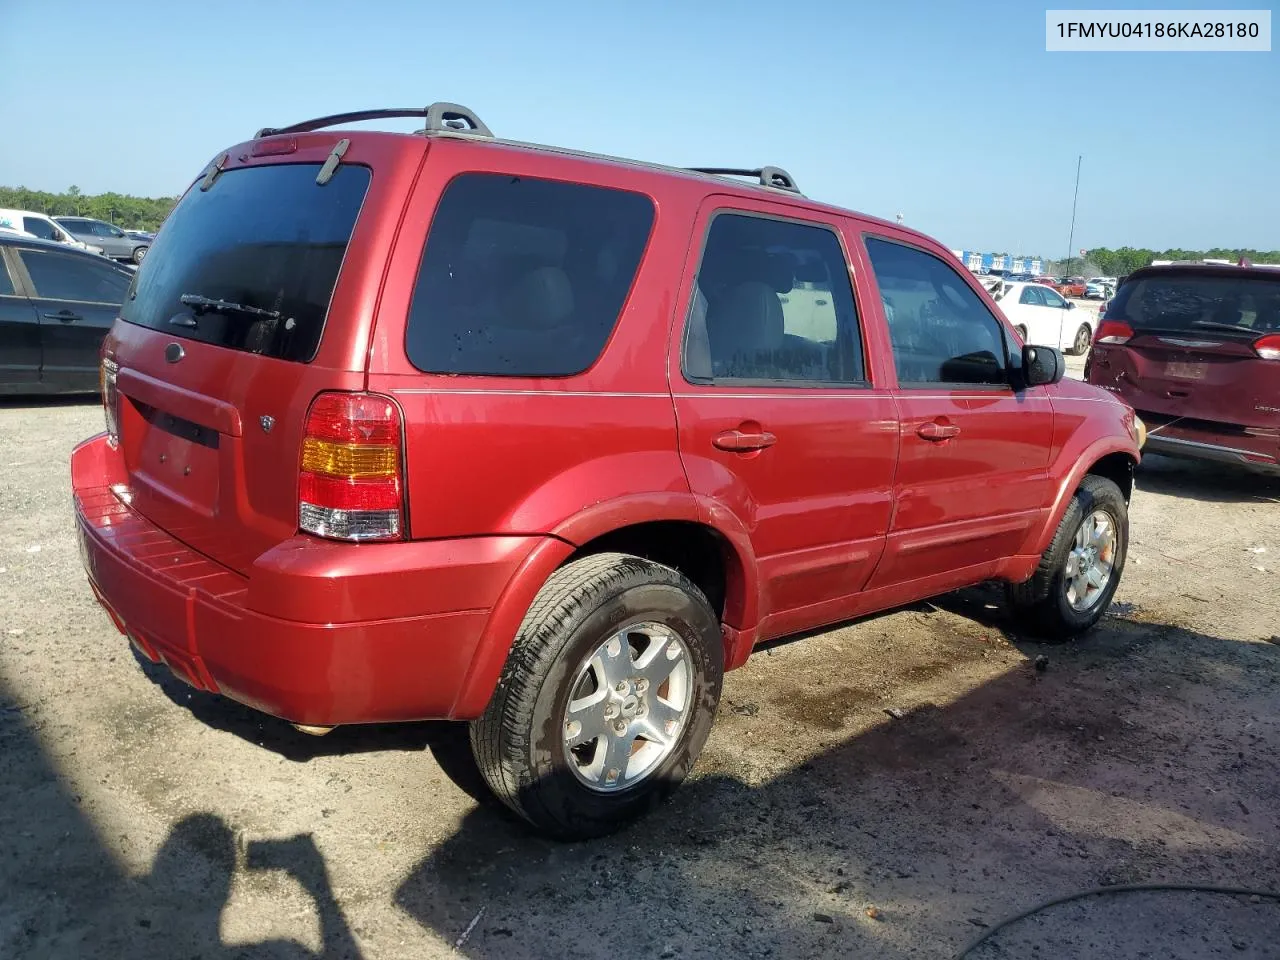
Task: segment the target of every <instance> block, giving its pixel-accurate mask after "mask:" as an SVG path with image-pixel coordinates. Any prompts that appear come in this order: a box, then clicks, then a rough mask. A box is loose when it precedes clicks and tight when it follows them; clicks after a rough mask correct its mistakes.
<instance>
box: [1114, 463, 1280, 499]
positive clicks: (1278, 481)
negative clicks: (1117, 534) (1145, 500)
mask: <svg viewBox="0 0 1280 960" xmlns="http://www.w3.org/2000/svg"><path fill="white" fill-rule="evenodd" d="M1136 484H1137V488H1138V490H1139V491H1140V492H1143V493H1164V494H1168V495H1170V496H1174V497H1187V498H1190V499H1193V500H1203V501H1206V502H1212V503H1280V477H1278V476H1275V475H1274V474H1267V473H1263V472H1262V471H1261V470H1259V469H1257V468H1250V467H1246V466H1233V465H1231V464H1222V463H1211V462H1206V461H1198V460H1180V459H1176V458H1173V457H1162V456H1160V455H1159V454H1148V455H1147V456H1146V457H1144V458H1143V461H1142V466H1141V467H1140V468H1139V469H1138V473H1137V477H1136Z"/></svg>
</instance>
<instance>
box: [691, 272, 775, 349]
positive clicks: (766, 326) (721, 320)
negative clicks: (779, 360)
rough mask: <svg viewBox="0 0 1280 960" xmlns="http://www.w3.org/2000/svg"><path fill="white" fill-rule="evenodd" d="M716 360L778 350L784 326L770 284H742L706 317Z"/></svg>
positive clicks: (756, 282) (753, 281)
mask: <svg viewBox="0 0 1280 960" xmlns="http://www.w3.org/2000/svg"><path fill="white" fill-rule="evenodd" d="M707 328H708V330H707V332H708V334H709V335H710V338H711V354H712V356H713V357H723V356H731V355H733V354H735V353H738V352H743V353H754V352H757V351H769V350H776V349H778V348H779V347H781V346H782V344H783V342H784V336H785V332H786V330H785V323H784V319H783V315H782V304H781V302H779V300H778V295H777V294H776V293H774V291H773V288H772V287H770V286H769V285H768V284H767V283H763V282H762V281H759V280H748V281H747V282H746V283H740V284H738V285H737V286H736V287H734V288H733V289H732V290H730V291H729V293H728V295H727V296H725V297H724V298H723V299H722V300H720V301H718V302H717V303H716V304H715V305H714V306H713V307H712V309H711V310H710V311H709V312H708V314H707Z"/></svg>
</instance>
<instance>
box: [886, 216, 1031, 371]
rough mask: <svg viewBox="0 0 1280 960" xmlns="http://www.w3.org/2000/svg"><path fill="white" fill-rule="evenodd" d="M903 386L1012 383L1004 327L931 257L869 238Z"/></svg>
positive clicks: (955, 276)
mask: <svg viewBox="0 0 1280 960" xmlns="http://www.w3.org/2000/svg"><path fill="white" fill-rule="evenodd" d="M867 253H868V254H870V256H871V267H872V269H873V270H874V271H875V275H876V282H877V284H879V286H880V299H881V301H882V302H883V304H884V314H885V319H886V320H887V321H888V324H889V336H890V339H891V340H892V342H893V361H894V364H895V366H896V367H897V370H898V381H899V382H900V383H902V384H934V383H954V384H1000V385H1003V386H1007V385H1008V383H1009V377H1008V373H1007V371H1006V364H1007V356H1006V353H1005V341H1004V328H1003V327H1002V326H1001V325H1000V322H999V321H998V320H996V318H995V317H994V316H993V315H992V314H991V311H990V310H988V309H987V308H986V306H985V305H984V304H983V302H982V300H981V299H980V298H979V297H978V295H977V294H976V293H974V292H973V288H971V287H970V286H969V284H967V283H966V282H965V281H964V280H963V279H962V278H961V277H960V275H959V274H958V273H956V271H955V270H953V269H952V268H951V267H950V266H948V265H947V264H946V263H945V262H944V261H942V260H941V259H939V258H938V257H935V256H934V255H933V254H931V253H926V252H925V251H923V250H918V249H916V248H915V247H909V246H906V245H905V244H901V243H894V242H892V241H889V240H880V239H876V238H874V237H868V238H867Z"/></svg>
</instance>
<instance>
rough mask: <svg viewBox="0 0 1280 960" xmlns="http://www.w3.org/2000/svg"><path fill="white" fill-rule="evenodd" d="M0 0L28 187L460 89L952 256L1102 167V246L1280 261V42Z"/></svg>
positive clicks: (909, 12) (747, 15) (1043, 222)
mask: <svg viewBox="0 0 1280 960" xmlns="http://www.w3.org/2000/svg"><path fill="white" fill-rule="evenodd" d="M1052 5H1053V6H1055V7H1062V6H1068V4H1065V3H1055V4H1052ZM1098 5H1101V4H1098V3H1094V4H1081V6H1098ZM1118 6H1124V7H1143V6H1147V7H1151V6H1159V7H1161V8H1166V9H1167V8H1175V7H1185V6H1188V5H1187V4H1179V3H1176V2H1171V0H1166V2H1164V3H1162V4H1158V5H1152V4H1142V3H1140V2H1131V3H1129V4H1122V5H1118ZM1195 6H1197V7H1200V8H1204V7H1209V6H1215V4H1213V3H1211V2H1209V0H1200V2H1199V3H1198V4H1195ZM1216 6H1219V7H1223V8H1239V7H1248V6H1254V7H1261V6H1262V4H1260V3H1253V4H1250V3H1242V2H1237V3H1230V2H1228V3H1225V4H1217V5H1216ZM0 8H2V9H3V14H2V15H0V19H3V22H4V27H3V30H0V64H2V65H3V67H2V69H0V144H2V146H0V183H2V184H6V185H15V186H16V185H25V186H28V187H32V188H37V189H46V190H62V189H65V188H66V187H67V186H69V185H70V184H73V183H74V184H77V185H78V186H79V187H80V188H81V189H82V190H84V191H85V192H86V193H97V192H101V191H104V190H118V191H120V192H125V193H135V194H144V195H151V196H154V195H162V194H172V193H178V192H180V191H181V190H182V189H183V188H184V187H185V185H186V183H187V182H188V181H189V179H190V178H191V177H192V176H193V175H194V174H195V173H196V172H197V171H198V170H199V169H200V167H201V166H203V165H204V164H205V163H207V162H208V160H209V158H210V157H211V156H213V155H214V154H216V153H217V152H218V151H219V150H220V149H221V148H223V147H224V146H227V145H230V144H232V143H236V142H239V141H240V140H243V139H245V138H247V137H249V136H251V135H252V133H253V131H254V130H256V129H257V128H258V127H261V126H266V125H273V124H275V125H279V124H284V123H288V122H291V121H296V120H300V119H304V118H306V117H311V116H317V115H322V114H326V113H334V112H338V111H342V110H350V109H359V108H362V107H378V106H405V105H417V104H423V105H425V104H426V103H429V102H431V101H433V100H453V101H457V102H461V103H465V104H467V105H469V106H471V107H472V108H473V109H475V110H476V111H477V112H478V113H479V114H480V115H481V117H483V118H484V120H485V122H486V123H488V125H489V126H490V127H491V128H492V129H493V130H494V131H495V133H497V134H498V135H499V136H507V137H511V138H514V139H522V140H533V141H539V142H550V143H557V144H563V145H565V146H571V147H578V148H583V149H589V150H593V151H599V152H603V153H612V154H620V155H623V156H633V157H637V158H641V159H646V160H655V161H659V162H664V163H672V164H679V165H694V164H706V165H711V164H715V165H739V164H740V165H744V166H750V165H760V164H768V163H772V164H777V165H779V166H783V167H785V168H787V169H788V170H790V171H791V173H792V174H793V175H794V176H795V177H796V179H797V180H798V181H799V183H800V186H801V188H802V189H803V190H804V191H805V192H806V193H807V194H809V195H810V196H813V197H816V198H819V199H822V200H826V201H830V202H834V203H838V204H841V205H843V206H848V207H852V208H854V209H857V210H861V211H865V212H867V213H872V214H876V215H880V216H886V217H892V216H893V215H894V214H896V213H898V212H901V213H902V214H903V215H904V217H905V220H906V222H907V223H908V224H910V225H912V226H915V227H918V228H920V229H922V230H924V231H926V232H928V233H931V234H933V235H934V236H936V237H938V238H939V239H941V240H942V241H943V242H945V243H947V244H949V245H950V246H952V247H956V248H959V247H963V248H966V249H983V250H991V249H995V250H1009V251H1010V252H1025V253H1039V254H1042V255H1046V256H1063V255H1065V253H1066V248H1067V231H1068V226H1069V222H1070V215H1071V191H1072V185H1073V180H1074V176H1075V166H1076V156H1077V155H1078V154H1083V155H1084V164H1083V173H1082V177H1081V183H1080V206H1079V214H1078V217H1077V221H1076V232H1075V244H1074V246H1076V247H1090V246H1120V245H1124V244H1129V245H1133V246H1150V247H1156V248H1164V247H1170V246H1182V247H1189V248H1206V247H1212V246H1226V247H1235V246H1241V247H1254V248H1263V249H1276V248H1280V52H1276V51H1275V50H1273V52H1271V53H1249V54H1227V53H1204V54H1173V53H1166V54H1155V53H1145V54H1130V53H1123V54H1101V53H1089V54H1083V53H1046V52H1045V50H1044V29H1045V28H1044V16H1045V5H1042V4H1033V3H1027V2H1002V0H989V2H982V3H960V2H936V3H925V2H916V0H894V2H878V0H876V2H867V0H862V2H859V0H822V2H819V0H787V2H778V0H774V2H767V3H766V2H757V0H740V2H736V3H730V2H723V0H719V2H706V0H703V2H697V0H688V2H686V3H678V2H676V3H670V2H665V0H651V2H649V3H648V4H646V5H644V6H641V5H640V4H634V3H631V4H621V3H619V4H612V3H606V2H599V0H596V2H593V3H578V2H558V3H545V2H544V3H530V2H527V0H526V2H520V3H512V2H495V3H484V2H474V3H457V4H455V3H431V2H424V0H418V2H413V0H402V2H392V0H310V2H295V0H255V2H244V0H215V2H207V3H205V2H202V3H195V2H179V0H168V2H164V0H130V2H127V3H118V4H112V3H90V2H86V0H0ZM69 36H70V37H74V42H73V43H67V42H66V41H67V38H68V37H69ZM50 54H53V56H50ZM410 124H411V122H407V123H406V124H404V125H401V127H399V128H400V129H409V128H410Z"/></svg>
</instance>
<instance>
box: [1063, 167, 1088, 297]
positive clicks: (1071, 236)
mask: <svg viewBox="0 0 1280 960" xmlns="http://www.w3.org/2000/svg"><path fill="white" fill-rule="evenodd" d="M1083 161H1084V154H1080V155H1079V156H1077V157H1076V192H1075V196H1073V197H1072V198H1071V231H1070V232H1069V233H1068V234H1067V276H1068V277H1070V276H1071V251H1072V250H1074V249H1075V246H1074V244H1075V240H1076V201H1078V200H1079V199H1080V164H1081V163H1082V162H1083Z"/></svg>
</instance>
